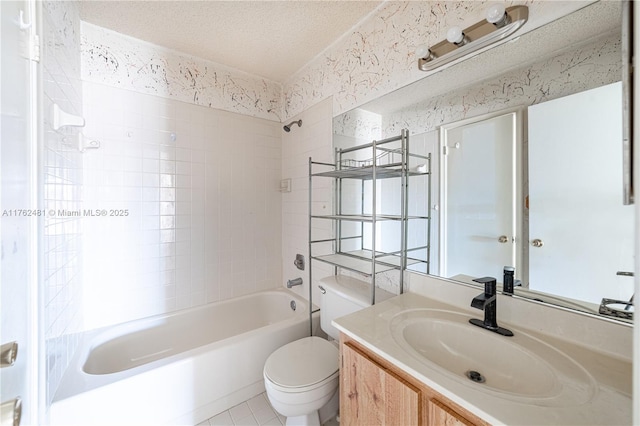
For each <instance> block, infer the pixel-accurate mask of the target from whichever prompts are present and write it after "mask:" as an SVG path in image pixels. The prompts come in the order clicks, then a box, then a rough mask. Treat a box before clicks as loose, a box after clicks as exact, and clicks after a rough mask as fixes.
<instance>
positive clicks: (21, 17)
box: [18, 10, 32, 31]
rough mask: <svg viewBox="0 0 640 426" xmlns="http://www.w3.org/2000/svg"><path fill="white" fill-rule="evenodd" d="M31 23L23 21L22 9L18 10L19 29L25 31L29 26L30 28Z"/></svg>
mask: <svg viewBox="0 0 640 426" xmlns="http://www.w3.org/2000/svg"><path fill="white" fill-rule="evenodd" d="M31 24H32V22H29V23H27V22H24V10H21V11H20V17H19V18H18V26H19V27H20V30H22V31H26V30H28V29H29V28H31Z"/></svg>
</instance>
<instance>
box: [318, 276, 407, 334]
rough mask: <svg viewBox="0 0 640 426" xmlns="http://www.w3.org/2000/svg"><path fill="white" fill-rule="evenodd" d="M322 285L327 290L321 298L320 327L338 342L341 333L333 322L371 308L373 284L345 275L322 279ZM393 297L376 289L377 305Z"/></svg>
mask: <svg viewBox="0 0 640 426" xmlns="http://www.w3.org/2000/svg"><path fill="white" fill-rule="evenodd" d="M320 285H321V286H322V287H323V288H324V289H325V290H326V291H325V292H323V293H321V296H320V327H321V328H322V330H324V332H325V333H327V334H328V335H329V336H330V337H332V338H334V339H336V340H337V339H338V338H339V337H340V332H339V331H338V330H337V329H336V328H335V327H334V326H332V325H331V321H333V320H334V319H336V318H340V317H342V316H345V315H348V314H350V313H353V312H356V311H359V310H360V309H363V308H366V307H368V306H371V284H369V283H367V282H365V281H361V280H359V279H357V278H352V277H348V276H345V275H333V276H330V277H326V278H322V279H321V280H320ZM393 296H394V295H393V294H391V293H389V292H387V291H384V290H382V289H380V288H376V303H379V302H382V301H384V300H386V299H388V298H390V297H393Z"/></svg>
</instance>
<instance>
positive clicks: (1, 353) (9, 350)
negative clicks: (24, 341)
mask: <svg viewBox="0 0 640 426" xmlns="http://www.w3.org/2000/svg"><path fill="white" fill-rule="evenodd" d="M17 356H18V342H9V343H5V344H4V345H2V346H0V368H2V367H11V366H12V365H13V364H14V363H15V362H16V357H17Z"/></svg>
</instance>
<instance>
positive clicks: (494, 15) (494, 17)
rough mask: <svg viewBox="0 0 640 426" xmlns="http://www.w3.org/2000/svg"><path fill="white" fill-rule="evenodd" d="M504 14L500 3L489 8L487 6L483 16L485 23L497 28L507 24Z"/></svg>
mask: <svg viewBox="0 0 640 426" xmlns="http://www.w3.org/2000/svg"><path fill="white" fill-rule="evenodd" d="M505 12H506V11H505V8H504V5H503V4H502V3H495V4H492V5H491V6H489V8H488V9H487V12H486V14H485V16H486V18H487V22H489V23H490V24H493V25H496V26H498V27H501V26H503V25H505V24H506V23H507V22H506V21H507V19H506V16H505Z"/></svg>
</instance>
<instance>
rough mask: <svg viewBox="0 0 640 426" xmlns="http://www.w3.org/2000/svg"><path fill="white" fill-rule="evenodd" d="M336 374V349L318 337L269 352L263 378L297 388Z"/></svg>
mask: <svg viewBox="0 0 640 426" xmlns="http://www.w3.org/2000/svg"><path fill="white" fill-rule="evenodd" d="M337 371H338V348H336V347H335V346H334V345H333V344H331V343H329V342H328V341H327V340H325V339H322V338H320V337H315V336H313V337H305V338H303V339H300V340H296V341H295V342H291V343H289V344H286V345H284V346H282V347H281V348H279V349H277V350H276V351H275V352H274V353H272V354H271V355H270V356H269V358H267V362H266V363H265V365H264V374H265V376H266V377H267V378H268V379H269V380H270V381H271V382H273V383H275V384H276V385H280V386H284V387H288V388H298V387H306V386H311V385H313V384H316V383H318V382H321V381H323V380H325V379H327V378H328V377H330V376H332V375H333V374H335V373H336V372H337Z"/></svg>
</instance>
